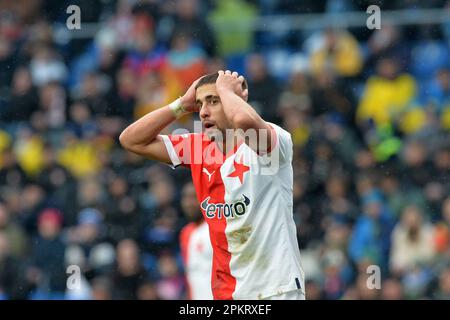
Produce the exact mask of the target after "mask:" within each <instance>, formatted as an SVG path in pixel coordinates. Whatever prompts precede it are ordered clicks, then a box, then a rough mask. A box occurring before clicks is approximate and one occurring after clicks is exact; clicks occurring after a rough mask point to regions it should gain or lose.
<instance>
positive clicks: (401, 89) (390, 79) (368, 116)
mask: <svg viewBox="0 0 450 320" xmlns="http://www.w3.org/2000/svg"><path fill="white" fill-rule="evenodd" d="M416 92H417V84H416V81H415V79H414V78H413V77H412V76H411V75H409V74H407V73H399V70H398V67H397V64H396V61H395V60H394V59H393V58H388V57H386V58H382V59H380V60H379V62H378V64H377V74H376V75H373V76H371V77H370V78H369V79H368V80H367V83H366V86H365V89H364V93H363V95H362V98H361V100H360V103H359V105H358V108H357V112H356V119H357V121H358V122H359V123H360V124H363V123H364V122H365V121H368V120H373V121H374V123H375V124H376V126H377V127H379V126H382V125H387V124H392V123H393V122H394V121H395V120H396V119H397V117H398V116H399V115H400V114H401V112H403V111H404V110H405V109H406V108H407V106H408V105H409V103H411V102H412V99H413V98H414V97H415V96H416Z"/></svg>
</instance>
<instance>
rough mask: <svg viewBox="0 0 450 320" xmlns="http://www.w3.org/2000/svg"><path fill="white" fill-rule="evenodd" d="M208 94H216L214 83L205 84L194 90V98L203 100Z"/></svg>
mask: <svg viewBox="0 0 450 320" xmlns="http://www.w3.org/2000/svg"><path fill="white" fill-rule="evenodd" d="M208 96H218V94H217V91H216V84H215V83H210V84H205V85H203V86H201V87H199V88H197V90H196V92H195V99H196V100H204V99H205V98H206V97H208Z"/></svg>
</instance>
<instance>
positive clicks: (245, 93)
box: [242, 89, 248, 98]
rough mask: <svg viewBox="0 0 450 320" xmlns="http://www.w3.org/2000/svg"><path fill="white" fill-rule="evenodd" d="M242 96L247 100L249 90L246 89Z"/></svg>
mask: <svg viewBox="0 0 450 320" xmlns="http://www.w3.org/2000/svg"><path fill="white" fill-rule="evenodd" d="M242 96H243V97H245V98H247V97H248V89H245V90H244V91H242Z"/></svg>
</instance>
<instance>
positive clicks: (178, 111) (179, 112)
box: [169, 98, 188, 119]
mask: <svg viewBox="0 0 450 320" xmlns="http://www.w3.org/2000/svg"><path fill="white" fill-rule="evenodd" d="M169 109H170V110H171V111H172V113H173V115H174V116H175V117H176V118H177V119H179V118H181V117H182V116H184V115H185V114H187V113H188V112H187V111H186V109H185V108H184V107H183V103H182V99H181V98H178V99H176V100H175V101H173V102H172V103H171V104H169Z"/></svg>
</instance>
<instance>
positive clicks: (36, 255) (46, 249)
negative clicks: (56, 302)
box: [29, 208, 66, 299]
mask: <svg viewBox="0 0 450 320" xmlns="http://www.w3.org/2000/svg"><path fill="white" fill-rule="evenodd" d="M62 219H63V215H62V213H61V212H59V211H58V210H57V209H53V208H46V209H45V210H43V211H42V212H41V214H40V215H39V219H38V234H37V236H36V237H35V238H34V239H33V248H32V256H31V267H30V268H31V269H30V270H29V273H31V272H33V273H34V274H35V277H34V279H32V281H35V282H34V283H35V285H36V289H37V291H35V292H34V298H35V299H41V298H43V299H53V298H56V299H61V298H63V297H64V292H65V290H66V272H65V271H66V268H65V264H64V255H65V250H66V245H65V243H64V242H63V240H62V237H61V227H62V223H63V221H62Z"/></svg>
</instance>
